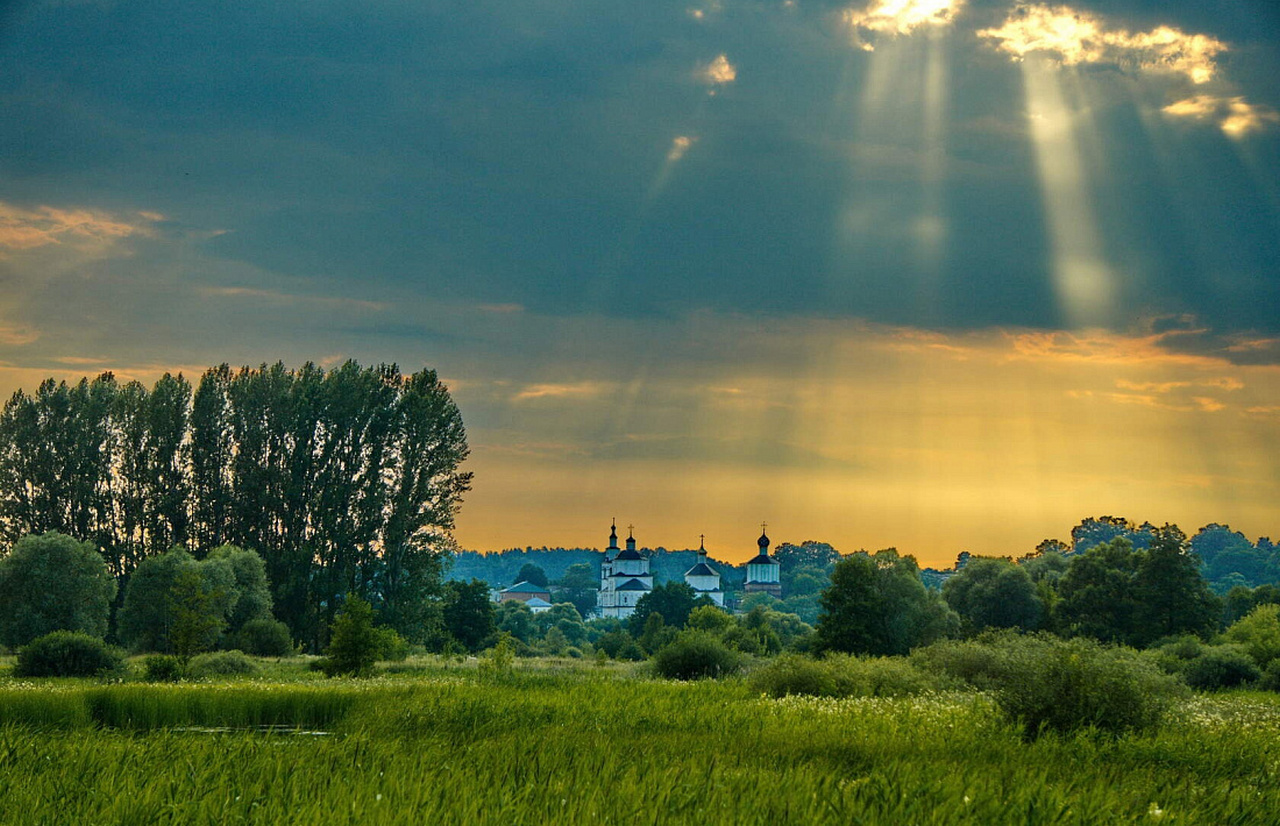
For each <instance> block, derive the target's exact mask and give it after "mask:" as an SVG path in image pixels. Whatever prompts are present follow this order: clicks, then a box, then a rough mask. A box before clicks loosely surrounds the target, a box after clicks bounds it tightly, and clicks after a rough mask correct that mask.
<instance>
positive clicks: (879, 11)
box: [840, 0, 964, 51]
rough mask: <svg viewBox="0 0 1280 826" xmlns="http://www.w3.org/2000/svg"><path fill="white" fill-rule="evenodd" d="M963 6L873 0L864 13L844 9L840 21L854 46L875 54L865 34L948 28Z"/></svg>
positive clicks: (950, 1)
mask: <svg viewBox="0 0 1280 826" xmlns="http://www.w3.org/2000/svg"><path fill="white" fill-rule="evenodd" d="M963 5H964V0H874V1H873V2H872V3H871V4H870V5H868V6H867V7H866V8H863V9H856V8H849V9H845V10H844V11H843V12H841V13H840V20H841V22H842V23H843V24H844V25H845V26H847V27H848V28H849V30H850V31H851V32H852V33H853V39H854V44H855V45H857V46H858V47H860V48H862V49H865V50H866V51H874V49H875V45H874V44H873V43H871V42H869V41H867V40H866V39H865V36H866V35H867V34H874V35H887V36H895V35H909V34H911V33H912V32H914V31H916V30H917V29H920V28H924V27H940V26H949V25H951V23H952V21H954V20H955V18H956V15H957V14H959V13H960V9H961V8H962V7H963Z"/></svg>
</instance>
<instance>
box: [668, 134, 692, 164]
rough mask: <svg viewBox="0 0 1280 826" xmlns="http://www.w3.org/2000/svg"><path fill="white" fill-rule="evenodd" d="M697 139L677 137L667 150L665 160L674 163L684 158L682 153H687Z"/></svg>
mask: <svg viewBox="0 0 1280 826" xmlns="http://www.w3.org/2000/svg"><path fill="white" fill-rule="evenodd" d="M697 140H698V139H697V138H691V137H689V136H688V135H677V136H676V137H675V138H673V139H672V141H671V148H670V149H669V150H667V160H668V161H670V162H671V163H675V162H676V161H678V160H680V159H681V158H683V157H684V153H686V152H688V151H689V147H691V146H693V145H694V143H696V142H697Z"/></svg>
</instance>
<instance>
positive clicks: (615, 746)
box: [0, 658, 1280, 824]
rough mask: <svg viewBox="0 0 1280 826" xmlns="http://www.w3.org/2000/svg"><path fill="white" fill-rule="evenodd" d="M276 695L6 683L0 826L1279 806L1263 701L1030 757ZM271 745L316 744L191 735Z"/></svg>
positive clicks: (1027, 814) (897, 736)
mask: <svg viewBox="0 0 1280 826" xmlns="http://www.w3.org/2000/svg"><path fill="white" fill-rule="evenodd" d="M289 674H290V675H291V677H290V679H278V678H276V677H272V678H269V679H268V678H261V677H259V678H256V679H252V680H235V681H224V682H210V683H199V684H179V685H146V684H137V683H124V684H113V685H101V684H95V683H92V682H80V681H41V682H27V683H19V682H16V681H13V680H5V679H0V811H2V812H4V816H3V820H4V822H5V823H6V824H8V823H15V824H22V823H54V822H76V823H87V824H94V823H104V824H105V823H112V824H115V823H161V824H169V823H173V824H176V823H195V824H200V823H208V824H213V823H281V822H288V823H309V822H315V823H361V824H384V823H386V824H389V823H420V822H444V823H535V822H540V821H556V822H564V823H622V822H634V821H638V822H642V823H724V824H729V823H734V824H737V823H743V824H757V823H758V824H766V823H770V824H777V823H841V824H844V823H866V824H882V823H883V824H902V823H907V824H957V823H960V824H963V823H972V824H989V823H1025V824H1050V823H1064V824H1092V823H1098V824H1103V823H1105V824H1112V823H1144V824H1149V823H1156V822H1159V823H1179V824H1181V823H1205V824H1246V823H1249V824H1252V823H1258V822H1260V821H1259V817H1260V813H1269V812H1273V811H1276V810H1277V807H1278V806H1280V777H1277V774H1280V704H1278V703H1277V699H1276V697H1275V696H1274V695H1267V694H1258V693H1234V694H1224V695H1215V696H1211V697H1207V696H1201V697H1197V698H1196V699H1194V700H1193V701H1192V702H1191V703H1190V704H1188V705H1186V706H1185V707H1184V708H1182V709H1181V711H1180V712H1179V713H1178V714H1177V715H1176V717H1175V719H1174V720H1173V721H1172V722H1171V723H1170V724H1168V725H1166V726H1165V727H1164V728H1163V729H1161V730H1160V731H1159V732H1157V733H1154V734H1149V735H1141V736H1137V735H1127V736H1120V737H1108V736H1104V735H1100V734H1096V733H1086V734H1083V735H1073V736H1069V737H1068V736H1057V735H1047V736H1044V737H1041V738H1040V739H1038V740H1036V741H1034V742H1026V741H1025V740H1024V738H1023V737H1022V735H1021V732H1020V730H1019V729H1018V728H1017V727H1016V726H1014V725H1012V724H1010V723H1008V722H1005V721H1004V720H1003V718H1002V717H1001V716H1000V715H999V714H998V713H997V712H996V710H995V708H994V705H993V703H992V702H991V700H990V699H988V698H987V697H986V696H984V695H982V694H977V693H955V694H925V695H919V696H914V697H907V698H883V697H881V698H864V699H831V698H801V697H785V698H781V699H771V698H766V697H762V696H760V695H759V694H758V693H756V692H754V691H752V690H751V689H750V688H749V687H748V686H747V684H746V683H745V682H743V681H739V680H727V681H721V682H707V681H704V682H698V683H672V682H664V681H659V680H653V679H649V678H647V677H645V676H644V669H643V668H640V669H637V668H635V667H627V668H622V669H616V668H597V667H595V666H594V665H592V664H582V663H573V662H569V661H565V662H557V663H553V664H537V663H518V664H517V667H516V668H514V669H513V670H511V671H509V672H496V673H495V672H492V671H486V670H485V669H482V668H480V667H478V664H477V663H476V662H475V661H464V662H454V661H442V660H437V659H431V658H424V659H422V660H419V661H415V662H411V663H409V664H408V665H406V666H403V667H401V668H398V669H396V670H395V673H390V674H384V675H383V676H380V677H378V678H375V679H373V680H369V681H346V680H331V681H318V680H315V679H314V678H311V677H310V676H309V674H308V672H306V671H305V665H302V666H299V667H298V668H297V670H296V671H290V672H289ZM265 724H276V725H286V726H295V727H300V728H302V729H307V730H314V729H324V730H326V731H328V732H330V734H328V735H327V736H306V737H303V736H281V735H279V734H268V733H263V732H260V731H253V730H245V731H220V732H216V733H202V732H199V731H192V730H189V727H192V726H196V727H203V728H220V727H250V726H258V725H265ZM180 728H181V729H188V730H179V729H180Z"/></svg>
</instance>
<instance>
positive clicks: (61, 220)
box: [0, 201, 163, 255]
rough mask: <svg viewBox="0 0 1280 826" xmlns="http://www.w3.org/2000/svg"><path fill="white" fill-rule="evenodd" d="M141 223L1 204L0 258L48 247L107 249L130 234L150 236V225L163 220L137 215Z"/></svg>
mask: <svg viewBox="0 0 1280 826" xmlns="http://www.w3.org/2000/svg"><path fill="white" fill-rule="evenodd" d="M138 217H139V218H140V219H142V221H141V222H130V221H128V220H126V219H124V218H120V217H117V216H113V215H110V214H108V213H106V212H102V211H98V210H92V209H82V208H69V209H68V208H61V207H53V206H39V207H35V208H34V209H24V208H22V207H19V206H16V205H14V204H10V203H5V202H3V201H0V255H2V254H3V253H4V251H5V250H10V251H18V250H29V249H35V248H38V247H46V246H54V245H57V246H71V247H76V248H105V247H108V246H111V245H112V244H114V243H115V242H116V241H118V240H120V239H122V238H127V237H129V236H131V235H150V234H151V233H152V229H151V227H150V226H148V223H154V222H156V221H158V220H163V216H161V215H159V214H158V213H154V212H144V213H138Z"/></svg>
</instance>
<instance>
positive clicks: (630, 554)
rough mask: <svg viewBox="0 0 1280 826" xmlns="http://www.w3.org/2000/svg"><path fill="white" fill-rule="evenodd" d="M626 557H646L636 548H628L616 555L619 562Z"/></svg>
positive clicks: (615, 558)
mask: <svg viewBox="0 0 1280 826" xmlns="http://www.w3.org/2000/svg"><path fill="white" fill-rule="evenodd" d="M624 559H644V557H643V556H641V555H640V552H639V551H637V550H636V549H635V548H627V549H626V550H625V551H623V552H622V553H620V554H618V555H617V556H616V557H614V560H615V561H618V562H620V561H622V560H624Z"/></svg>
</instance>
